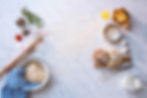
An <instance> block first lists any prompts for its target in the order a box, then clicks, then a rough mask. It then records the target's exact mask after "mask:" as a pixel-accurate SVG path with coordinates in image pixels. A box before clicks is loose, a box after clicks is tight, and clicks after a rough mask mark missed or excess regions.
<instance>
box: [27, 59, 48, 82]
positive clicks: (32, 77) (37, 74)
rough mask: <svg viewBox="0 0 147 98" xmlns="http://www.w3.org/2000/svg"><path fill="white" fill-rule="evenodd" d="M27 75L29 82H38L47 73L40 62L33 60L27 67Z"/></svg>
mask: <svg viewBox="0 0 147 98" xmlns="http://www.w3.org/2000/svg"><path fill="white" fill-rule="evenodd" d="M25 77H26V79H27V80H28V81H29V82H33V83H38V82H41V81H43V80H44V79H45V77H46V74H45V72H44V70H43V68H42V67H41V65H40V64H39V63H38V62H31V63H30V64H29V65H27V67H26V74H25Z"/></svg>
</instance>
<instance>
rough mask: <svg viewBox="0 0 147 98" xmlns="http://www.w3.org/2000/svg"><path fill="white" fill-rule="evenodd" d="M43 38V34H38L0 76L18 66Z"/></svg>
mask: <svg viewBox="0 0 147 98" xmlns="http://www.w3.org/2000/svg"><path fill="white" fill-rule="evenodd" d="M42 40H43V37H42V36H38V37H37V38H36V39H35V40H34V41H33V42H32V43H31V44H30V45H29V46H28V47H26V48H25V49H24V50H23V51H22V52H21V53H20V54H19V55H18V56H17V57H15V58H14V59H13V60H12V61H10V62H9V63H8V64H7V65H6V66H5V67H4V68H3V69H2V71H1V72H0V76H3V75H5V74H6V73H7V72H9V71H10V70H11V69H13V68H14V67H16V66H17V65H18V63H19V62H20V61H21V60H22V59H24V58H25V57H26V56H28V54H30V53H32V52H33V51H34V49H35V48H36V46H37V45H38V44H39V43H40V42H41V41H42Z"/></svg>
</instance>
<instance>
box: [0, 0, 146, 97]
mask: <svg viewBox="0 0 147 98" xmlns="http://www.w3.org/2000/svg"><path fill="white" fill-rule="evenodd" d="M146 5H147V1H146V0H138V1H134V0H9V1H8V0H0V27H1V33H0V44H1V47H0V60H1V62H0V68H3V67H4V65H5V64H7V63H8V61H10V60H11V59H12V58H13V57H14V56H15V55H16V54H17V53H19V52H20V51H21V49H22V48H23V47H20V45H18V43H17V42H16V41H15V40H14V35H15V33H18V32H20V29H19V28H18V27H17V26H16V25H15V21H16V19H17V18H18V17H19V16H20V15H21V14H20V9H21V8H23V7H28V8H29V9H30V10H32V11H34V12H35V13H38V14H39V15H40V16H41V17H42V18H43V19H44V21H45V23H46V24H45V31H47V32H49V36H47V37H45V42H44V43H43V44H42V45H40V46H39V48H38V49H37V50H36V52H35V53H34V54H33V55H32V56H33V57H36V58H40V59H42V60H44V61H46V62H47V63H48V67H49V68H51V72H52V79H51V81H50V84H48V85H47V86H46V88H45V89H43V90H42V91H40V92H37V93H33V94H32V96H31V97H32V98H146V96H147V93H146V92H147V89H146V87H145V89H144V90H143V91H142V92H140V93H138V94H132V93H128V92H126V91H125V90H124V89H122V88H121V87H120V80H121V78H122V77H123V76H125V75H127V74H130V73H131V74H135V75H139V76H140V77H142V78H143V79H146V77H147V67H146V64H147V39H146V38H147V19H146V17H147V11H146V9H147V6H146ZM118 7H125V8H127V9H128V11H129V12H130V14H131V17H132V23H133V28H132V30H131V31H130V32H126V33H128V35H127V36H126V39H127V40H128V42H129V44H130V49H131V54H132V57H133V64H132V66H133V67H132V68H131V69H128V70H123V71H117V72H114V71H104V70H97V69H95V68H94V66H93V61H92V58H91V56H92V53H93V51H94V50H95V49H97V48H98V47H101V45H103V41H102V39H101V38H100V36H99V34H100V32H101V28H102V25H103V22H102V21H101V20H100V15H99V14H100V12H101V11H102V10H110V11H111V10H112V9H114V8H118ZM26 43H28V42H24V43H23V44H26ZM2 84H3V83H2V80H1V82H0V87H2Z"/></svg>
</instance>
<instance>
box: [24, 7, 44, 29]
mask: <svg viewBox="0 0 147 98" xmlns="http://www.w3.org/2000/svg"><path fill="white" fill-rule="evenodd" d="M22 14H23V15H24V16H25V17H26V19H27V20H28V22H29V23H31V24H34V25H36V26H37V27H39V28H41V27H43V23H42V20H41V18H40V17H39V16H37V15H36V14H34V13H32V12H31V11H29V10H28V9H26V8H24V9H22Z"/></svg>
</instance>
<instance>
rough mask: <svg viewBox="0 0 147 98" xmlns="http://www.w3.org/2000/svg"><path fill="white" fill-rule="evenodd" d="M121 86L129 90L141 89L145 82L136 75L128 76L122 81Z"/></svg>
mask: <svg viewBox="0 0 147 98" xmlns="http://www.w3.org/2000/svg"><path fill="white" fill-rule="evenodd" d="M121 86H122V87H123V88H124V89H126V90H127V91H133V92H134V91H139V90H141V89H142V88H143V86H144V85H143V82H142V80H141V79H140V78H138V77H135V76H126V77H124V78H123V79H122V81H121Z"/></svg>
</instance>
